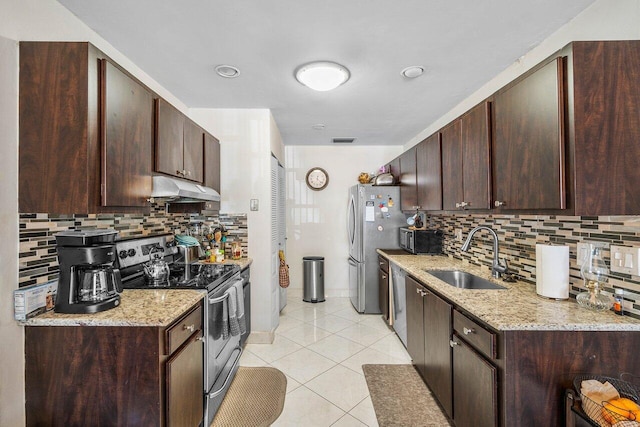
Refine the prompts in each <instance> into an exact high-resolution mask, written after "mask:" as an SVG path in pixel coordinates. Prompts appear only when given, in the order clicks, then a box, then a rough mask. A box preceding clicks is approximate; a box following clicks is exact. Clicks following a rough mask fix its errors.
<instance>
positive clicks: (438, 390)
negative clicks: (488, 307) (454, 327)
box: [405, 276, 453, 416]
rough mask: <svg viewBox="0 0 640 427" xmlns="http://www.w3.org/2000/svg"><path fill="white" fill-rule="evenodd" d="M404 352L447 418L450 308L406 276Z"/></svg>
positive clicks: (450, 404) (449, 373) (450, 397)
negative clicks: (409, 357)
mask: <svg viewBox="0 0 640 427" xmlns="http://www.w3.org/2000/svg"><path fill="white" fill-rule="evenodd" d="M405 284H406V294H407V351H408V352H409V355H410V356H411V358H412V359H413V364H414V365H415V367H416V368H417V369H418V372H420V374H421V375H422V378H423V379H424V380H425V382H426V383H427V385H428V386H429V388H430V389H431V391H432V392H433V394H434V395H435V396H436V398H437V399H438V401H439V402H440V404H441V405H442V407H443V408H444V410H445V412H446V413H447V415H449V416H451V415H452V411H453V405H452V392H451V349H450V347H449V339H450V337H451V312H452V307H451V305H450V304H449V303H448V302H446V301H445V300H443V299H442V298H440V297H439V296H437V295H435V294H434V293H433V292H431V291H429V290H428V289H427V288H425V287H424V286H422V285H421V284H420V283H418V282H416V281H415V280H414V279H413V278H411V277H409V276H407V277H406V279H405Z"/></svg>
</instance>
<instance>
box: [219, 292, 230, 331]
mask: <svg viewBox="0 0 640 427" xmlns="http://www.w3.org/2000/svg"><path fill="white" fill-rule="evenodd" d="M227 292H229V291H228V290H227V291H226V292H225V294H226V293H227ZM229 297H231V295H229ZM229 297H227V298H226V299H225V300H224V301H222V325H221V329H222V331H221V333H222V339H223V340H226V339H227V338H229Z"/></svg>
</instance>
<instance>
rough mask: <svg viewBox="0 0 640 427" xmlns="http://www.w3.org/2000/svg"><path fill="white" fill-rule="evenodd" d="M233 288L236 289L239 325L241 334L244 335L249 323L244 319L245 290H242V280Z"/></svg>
mask: <svg viewBox="0 0 640 427" xmlns="http://www.w3.org/2000/svg"><path fill="white" fill-rule="evenodd" d="M233 287H234V288H236V298H237V300H238V307H237V312H238V315H237V316H236V317H237V318H238V325H239V326H240V333H241V334H244V333H245V332H247V323H246V321H245V319H244V290H243V289H242V280H238V281H237V282H236V283H234V284H233Z"/></svg>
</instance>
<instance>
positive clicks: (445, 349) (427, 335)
mask: <svg viewBox="0 0 640 427" xmlns="http://www.w3.org/2000/svg"><path fill="white" fill-rule="evenodd" d="M452 311H453V308H452V306H451V305H450V304H449V303H448V302H446V301H445V300H443V299H442V298H440V297H438V296H437V295H435V294H433V293H431V292H429V291H426V295H425V297H424V379H425V381H426V382H427V384H428V385H429V388H430V389H431V391H433V394H434V395H435V396H436V397H437V398H438V401H439V402H440V404H441V405H442V407H443V408H444V410H445V411H446V412H447V414H448V415H449V416H451V415H452V413H453V404H452V391H451V347H450V346H449V340H450V338H451V316H452ZM478 425H481V424H478Z"/></svg>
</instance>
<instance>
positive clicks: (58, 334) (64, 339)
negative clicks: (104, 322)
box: [25, 304, 204, 427]
mask: <svg viewBox="0 0 640 427" xmlns="http://www.w3.org/2000/svg"><path fill="white" fill-rule="evenodd" d="M201 337H202V308H201V305H200V304H198V305H197V306H196V307H194V308H193V309H191V310H189V311H188V312H187V313H185V315H184V316H181V317H180V318H179V319H178V320H177V321H176V322H174V323H173V324H172V325H170V326H168V327H166V328H162V327H152V326H145V327H132V326H28V327H26V328H25V384H26V386H25V392H26V403H25V407H26V425H27V426H144V427H146V426H167V427H170V426H180V427H182V426H185V427H191V426H193V427H198V425H199V424H200V423H201V422H202V419H203V415H204V411H203V403H204V396H203V343H202V341H201V340H200V338H201Z"/></svg>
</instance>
